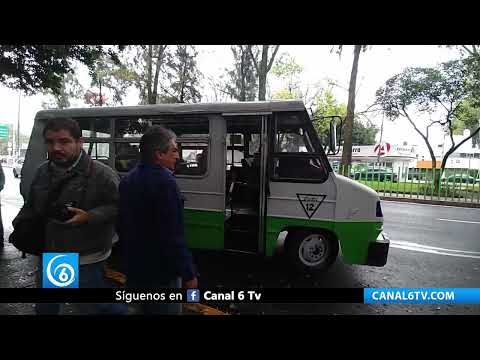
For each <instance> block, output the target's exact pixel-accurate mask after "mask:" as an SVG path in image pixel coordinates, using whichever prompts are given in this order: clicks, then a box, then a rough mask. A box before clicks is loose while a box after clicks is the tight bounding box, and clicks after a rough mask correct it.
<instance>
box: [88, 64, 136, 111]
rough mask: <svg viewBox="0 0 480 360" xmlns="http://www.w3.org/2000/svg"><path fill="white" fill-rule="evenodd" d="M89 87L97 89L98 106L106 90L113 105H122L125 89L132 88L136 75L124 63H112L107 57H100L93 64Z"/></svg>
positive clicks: (101, 103)
mask: <svg viewBox="0 0 480 360" xmlns="http://www.w3.org/2000/svg"><path fill="white" fill-rule="evenodd" d="M90 75H91V79H92V81H91V84H90V85H91V86H93V87H97V88H98V89H99V90H98V93H97V94H96V95H97V99H102V101H98V105H103V99H104V98H105V96H104V95H105V89H108V90H109V91H110V92H111V94H112V96H111V99H112V103H113V104H122V101H123V97H124V96H125V94H126V92H127V89H128V88H129V87H130V86H132V85H133V84H134V82H135V80H136V73H135V72H134V71H133V70H131V69H129V68H128V67H127V65H126V64H125V62H123V61H121V60H118V61H113V60H112V59H111V58H109V57H107V56H101V57H100V58H98V59H97V61H96V62H95V65H94V66H93V68H92V70H91V72H90Z"/></svg>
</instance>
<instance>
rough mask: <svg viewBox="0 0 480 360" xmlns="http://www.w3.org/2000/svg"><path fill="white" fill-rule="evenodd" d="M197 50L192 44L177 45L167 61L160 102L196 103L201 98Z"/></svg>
mask: <svg viewBox="0 0 480 360" xmlns="http://www.w3.org/2000/svg"><path fill="white" fill-rule="evenodd" d="M197 55H198V52H197V50H196V49H195V47H194V46H192V45H177V47H176V50H175V53H174V54H173V55H172V56H171V57H169V58H168V61H167V63H166V66H167V71H166V74H165V75H166V82H165V83H164V84H161V95H160V102H162V103H196V102H199V101H200V100H201V94H200V90H199V88H200V79H201V77H202V74H201V72H200V70H199V69H198V67H197V60H196V57H197Z"/></svg>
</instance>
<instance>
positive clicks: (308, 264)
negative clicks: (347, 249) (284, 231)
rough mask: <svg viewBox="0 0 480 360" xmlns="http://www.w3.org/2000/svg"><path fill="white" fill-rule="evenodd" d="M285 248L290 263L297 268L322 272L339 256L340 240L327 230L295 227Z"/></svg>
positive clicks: (302, 270) (310, 271)
mask: <svg viewBox="0 0 480 360" xmlns="http://www.w3.org/2000/svg"><path fill="white" fill-rule="evenodd" d="M285 250H286V254H287V257H288V259H289V262H290V264H291V265H293V267H294V268H295V269H296V270H298V271H301V272H307V273H316V272H322V271H325V270H327V269H328V268H329V267H330V266H331V265H332V264H333V263H334V261H335V259H336V258H337V255H338V241H337V239H335V237H334V236H333V235H331V234H329V233H328V232H326V231H322V230H316V229H315V230H313V229H295V230H293V231H290V232H289V234H288V236H287V239H286V244H285Z"/></svg>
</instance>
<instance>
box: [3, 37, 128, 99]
mask: <svg viewBox="0 0 480 360" xmlns="http://www.w3.org/2000/svg"><path fill="white" fill-rule="evenodd" d="M121 50H123V46H119V47H117V48H116V49H107V50H106V49H105V48H104V47H103V46H101V45H94V46H92V45H22V46H18V45H0V83H1V84H3V85H5V86H7V87H10V88H12V89H19V90H22V91H23V92H25V94H27V95H31V94H35V93H37V92H39V91H42V90H49V89H50V90H51V91H53V93H55V94H58V93H60V91H61V87H62V81H63V79H64V76H65V75H66V74H68V73H73V72H74V70H73V67H74V63H75V62H76V61H77V62H80V63H82V64H85V65H86V66H88V67H89V69H92V68H93V66H94V65H95V62H96V60H97V59H98V58H99V57H101V56H102V55H108V56H109V57H111V58H112V59H114V60H117V59H118V52H119V51H121Z"/></svg>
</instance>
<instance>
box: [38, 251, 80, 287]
mask: <svg viewBox="0 0 480 360" xmlns="http://www.w3.org/2000/svg"><path fill="white" fill-rule="evenodd" d="M42 260H43V263H42V264H43V266H42V267H43V281H42V287H44V288H78V254H77V253H44V254H43V257H42Z"/></svg>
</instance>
